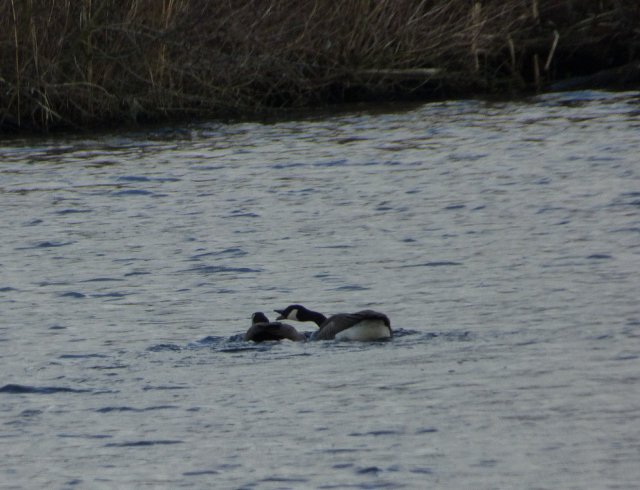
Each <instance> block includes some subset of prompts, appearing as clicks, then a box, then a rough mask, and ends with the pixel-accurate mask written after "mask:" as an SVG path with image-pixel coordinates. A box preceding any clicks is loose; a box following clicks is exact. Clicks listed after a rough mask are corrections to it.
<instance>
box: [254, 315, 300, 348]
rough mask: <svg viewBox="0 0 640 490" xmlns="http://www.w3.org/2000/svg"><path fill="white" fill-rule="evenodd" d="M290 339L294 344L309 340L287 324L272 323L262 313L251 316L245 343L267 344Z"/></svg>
mask: <svg viewBox="0 0 640 490" xmlns="http://www.w3.org/2000/svg"><path fill="white" fill-rule="evenodd" d="M284 339H289V340H293V341H294V342H304V341H305V340H307V338H306V337H305V336H304V335H303V334H301V333H300V332H298V331H297V330H296V329H295V328H294V327H293V326H291V325H289V324H287V323H280V322H270V321H269V319H268V318H267V316H266V315H265V314H264V313H262V312H259V311H258V312H256V313H254V314H253V315H252V316H251V327H249V330H247V332H246V333H245V334H244V340H245V341H250V340H252V341H254V342H265V341H269V340H284Z"/></svg>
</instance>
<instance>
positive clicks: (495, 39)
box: [0, 0, 640, 130]
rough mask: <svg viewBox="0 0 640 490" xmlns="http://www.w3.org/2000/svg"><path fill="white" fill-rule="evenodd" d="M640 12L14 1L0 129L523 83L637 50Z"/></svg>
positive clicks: (6, 21)
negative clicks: (536, 61) (585, 62)
mask: <svg viewBox="0 0 640 490" xmlns="http://www.w3.org/2000/svg"><path fill="white" fill-rule="evenodd" d="M638 25H640V2H637V1H636V0H581V1H577V0H562V1H558V0H555V1H554V0H484V1H480V0H477V1H474V0H440V1H436V0H3V1H2V2H0V128H4V129H7V128H11V127H14V128H15V127H17V128H32V129H39V130H43V129H44V130H46V129H49V128H56V127H69V126H70V127H88V126H95V125H105V124H122V123H126V122H127V121H138V122H140V121H153V120H167V119H171V118H184V117H215V116H221V115H230V114H254V113H260V112H264V111H266V110H271V109H273V108H280V107H301V106H308V105H313V104H321V103H327V102H337V101H343V100H350V99H366V98H376V97H377V98H385V97H390V96H407V95H409V94H411V93H419V94H420V95H421V96H429V95H438V94H444V93H457V94H464V93H467V92H469V91H475V92H478V91H482V92H491V91H503V90H505V89H510V90H517V89H526V88H530V87H531V86H532V85H533V84H535V80H536V79H537V80H538V84H540V83H542V82H540V80H541V79H543V80H551V79H553V78H555V77H558V76H567V75H569V74H575V73H580V72H581V71H584V72H588V71H589V69H588V68H584V67H581V65H580V63H581V62H583V61H585V60H586V61H587V62H589V63H591V65H592V69H595V68H597V67H598V66H597V65H598V64H600V65H602V64H606V63H609V64H611V63H612V62H611V59H612V57H613V58H615V60H617V61H616V62H619V64H622V63H623V62H625V61H631V60H632V59H637V58H638V52H639V48H640V42H639V39H640V33H639V32H638V28H637V26H638ZM554 43H555V47H553V45H554ZM552 47H553V52H552ZM581 50H582V51H581ZM581 53H582V54H581ZM598 57H601V58H602V60H600V59H598ZM536 59H537V60H538V63H537V68H535V63H534V60H536ZM605 60H606V61H605ZM563 63H566V64H564V65H563ZM426 69H431V70H426Z"/></svg>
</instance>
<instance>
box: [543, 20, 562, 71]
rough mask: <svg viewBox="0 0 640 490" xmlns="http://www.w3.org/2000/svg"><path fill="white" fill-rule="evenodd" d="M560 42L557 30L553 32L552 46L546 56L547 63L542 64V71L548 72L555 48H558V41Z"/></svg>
mask: <svg viewBox="0 0 640 490" xmlns="http://www.w3.org/2000/svg"><path fill="white" fill-rule="evenodd" d="M559 40H560V34H559V33H558V31H557V30H554V31H553V44H552V45H551V50H550V51H549V56H547V62H546V63H545V64H544V71H549V66H550V65H551V60H552V59H553V54H554V53H555V52H556V48H557V47H558V41H559Z"/></svg>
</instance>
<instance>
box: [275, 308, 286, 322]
mask: <svg viewBox="0 0 640 490" xmlns="http://www.w3.org/2000/svg"><path fill="white" fill-rule="evenodd" d="M273 311H275V312H276V313H277V314H278V315H280V316H279V317H278V318H276V320H285V319H286V317H285V316H284V310H273Z"/></svg>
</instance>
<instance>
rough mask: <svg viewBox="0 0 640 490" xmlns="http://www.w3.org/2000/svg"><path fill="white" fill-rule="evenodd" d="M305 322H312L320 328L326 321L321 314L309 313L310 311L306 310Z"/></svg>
mask: <svg viewBox="0 0 640 490" xmlns="http://www.w3.org/2000/svg"><path fill="white" fill-rule="evenodd" d="M305 317H306V318H305V319H304V321H305V322H309V321H310V322H314V323H315V324H316V325H318V326H320V325H322V324H323V323H324V322H326V321H327V317H326V316H324V315H323V314H322V313H318V312H317V311H311V310H307V311H306V312H305Z"/></svg>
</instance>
